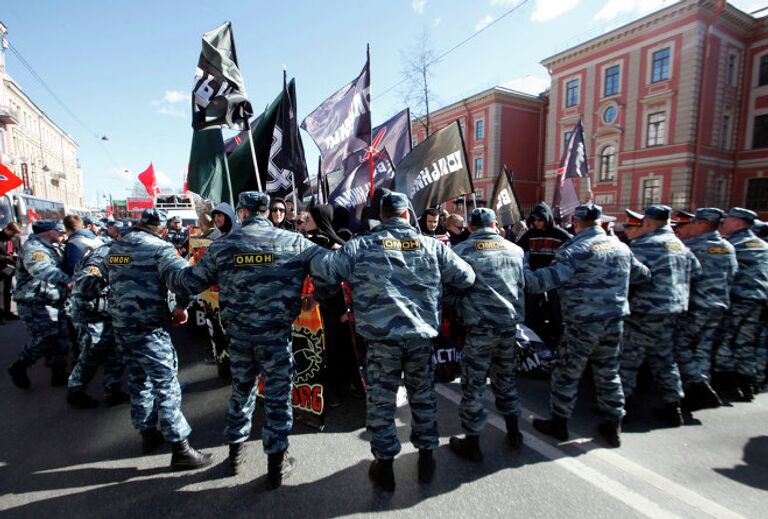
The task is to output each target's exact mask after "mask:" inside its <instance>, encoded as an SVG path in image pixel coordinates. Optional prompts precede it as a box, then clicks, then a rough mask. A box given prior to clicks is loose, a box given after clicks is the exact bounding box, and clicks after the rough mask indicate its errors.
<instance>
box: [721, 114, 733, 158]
mask: <svg viewBox="0 0 768 519" xmlns="http://www.w3.org/2000/svg"><path fill="white" fill-rule="evenodd" d="M720 147H721V148H723V149H726V150H727V149H730V148H731V116H730V115H728V114H726V115H724V116H723V127H722V129H721V132H720Z"/></svg>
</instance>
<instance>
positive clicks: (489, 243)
mask: <svg viewBox="0 0 768 519" xmlns="http://www.w3.org/2000/svg"><path fill="white" fill-rule="evenodd" d="M506 248H507V246H506V244H505V243H504V242H502V241H495V240H483V241H479V242H477V243H475V249H477V250H479V251H483V250H503V249H506Z"/></svg>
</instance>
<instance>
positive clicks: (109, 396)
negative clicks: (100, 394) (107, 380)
mask: <svg viewBox="0 0 768 519" xmlns="http://www.w3.org/2000/svg"><path fill="white" fill-rule="evenodd" d="M130 401H131V397H130V395H129V394H128V393H126V392H125V391H123V390H122V389H120V386H112V387H109V388H107V390H106V391H105V392H104V403H105V404H107V405H108V406H109V407H113V406H116V405H120V404H125V403H128V402H130Z"/></svg>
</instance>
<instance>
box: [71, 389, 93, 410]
mask: <svg viewBox="0 0 768 519" xmlns="http://www.w3.org/2000/svg"><path fill="white" fill-rule="evenodd" d="M67 403H68V404H69V405H71V406H72V407H76V408H78V409H93V408H94V407H97V406H98V405H99V402H98V401H97V400H95V399H93V398H91V397H90V396H89V395H88V393H86V392H85V391H67Z"/></svg>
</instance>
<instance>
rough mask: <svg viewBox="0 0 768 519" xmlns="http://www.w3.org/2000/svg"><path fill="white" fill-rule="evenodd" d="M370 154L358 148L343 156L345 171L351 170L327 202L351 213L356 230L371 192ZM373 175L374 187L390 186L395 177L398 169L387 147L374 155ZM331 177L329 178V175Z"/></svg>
mask: <svg viewBox="0 0 768 519" xmlns="http://www.w3.org/2000/svg"><path fill="white" fill-rule="evenodd" d="M370 160H371V154H370V153H368V152H367V150H366V149H362V150H358V151H357V152H355V153H353V154H352V155H350V156H349V157H347V158H346V159H344V171H349V173H347V174H346V175H344V177H343V178H342V179H341V181H340V182H339V183H338V184H337V185H336V187H335V188H334V189H333V191H331V193H330V195H329V196H328V201H329V202H330V203H331V204H333V205H334V206H337V207H343V208H344V209H346V210H347V211H348V212H349V216H350V218H349V220H350V229H351V230H352V231H357V230H358V229H359V228H360V225H361V217H362V214H363V208H364V207H365V206H366V204H367V203H368V198H369V195H370V192H371V176H370V164H369V161H370ZM375 161H376V162H375V166H374V174H373V187H374V189H379V188H389V186H390V185H391V184H392V179H393V178H394V176H395V168H394V167H393V166H392V161H391V160H390V158H389V153H388V152H387V150H386V149H381V150H380V151H379V153H377V154H376V156H375ZM326 178H328V177H326Z"/></svg>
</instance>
